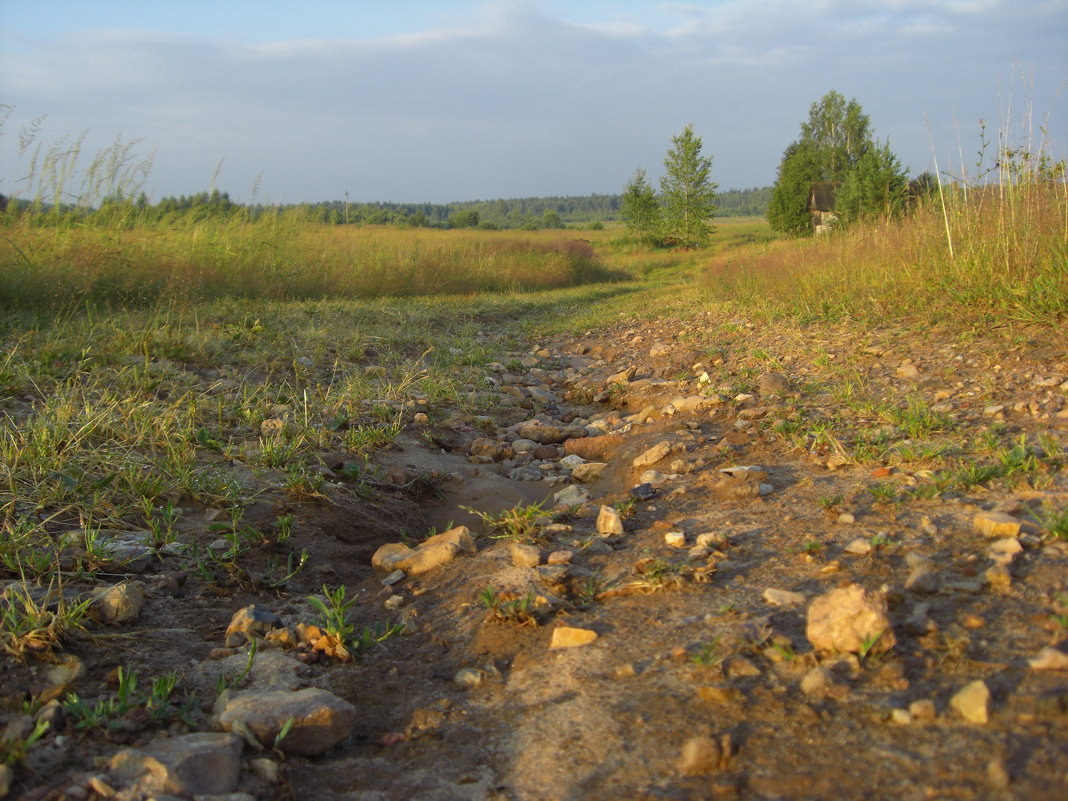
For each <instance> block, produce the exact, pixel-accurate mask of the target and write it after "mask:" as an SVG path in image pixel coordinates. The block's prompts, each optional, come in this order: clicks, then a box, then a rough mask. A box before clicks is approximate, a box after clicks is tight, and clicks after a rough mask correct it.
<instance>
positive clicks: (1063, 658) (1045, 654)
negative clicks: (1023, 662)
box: [1027, 645, 1068, 670]
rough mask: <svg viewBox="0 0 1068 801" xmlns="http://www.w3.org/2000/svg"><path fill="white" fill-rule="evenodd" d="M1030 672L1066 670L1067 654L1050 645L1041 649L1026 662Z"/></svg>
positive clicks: (1067, 668) (1067, 665)
mask: <svg viewBox="0 0 1068 801" xmlns="http://www.w3.org/2000/svg"><path fill="white" fill-rule="evenodd" d="M1027 663H1028V664H1029V665H1030V666H1031V670H1068V654H1066V653H1065V652H1064V651H1062V650H1061V649H1059V648H1054V647H1053V646H1052V645H1047V646H1046V647H1045V648H1042V649H1041V650H1040V651H1039V652H1038V653H1037V654H1035V655H1034V656H1033V657H1031V658H1030V659H1028V660H1027Z"/></svg>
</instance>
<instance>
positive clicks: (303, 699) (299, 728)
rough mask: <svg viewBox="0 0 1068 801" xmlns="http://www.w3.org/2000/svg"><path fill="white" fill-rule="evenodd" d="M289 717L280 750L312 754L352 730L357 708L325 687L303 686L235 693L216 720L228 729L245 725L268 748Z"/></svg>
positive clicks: (334, 743)
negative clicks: (299, 687) (294, 688)
mask: <svg viewBox="0 0 1068 801" xmlns="http://www.w3.org/2000/svg"><path fill="white" fill-rule="evenodd" d="M290 719H292V720H293V724H292V727H291V728H290V730H289V733H288V734H287V735H286V737H285V739H284V740H283V741H282V742H281V744H280V747H281V749H282V750H283V751H285V752H287V753H291V754H301V755H303V756H315V755H316V754H321V753H323V752H325V751H328V750H330V749H331V748H333V747H334V746H335V745H337V744H338V743H339V742H341V741H342V740H344V739H345V738H346V737H348V736H349V734H350V733H351V732H352V728H353V726H354V725H355V724H356V708H355V707H354V706H353V705H352V704H350V703H349V702H348V701H345V700H343V699H341V698H338V697H337V696H336V695H334V694H333V693H331V692H328V691H327V690H321V689H319V688H317V687H306V688H304V689H303V690H297V691H295V692H292V691H289V690H274V691H267V692H256V691H253V692H245V693H236V694H234V695H233V696H232V697H230V698H229V699H226V701H225V703H224V704H223V709H222V712H221V714H220V715H219V723H220V725H221V726H222V728H223V729H225V730H227V731H231V730H238V729H242V728H247V729H248V730H249V731H250V732H251V733H252V734H253V735H254V736H255V737H256V739H257V740H258V741H259V742H260V743H261V744H262V745H265V746H267V747H268V748H269V747H271V746H273V745H274V741H275V738H276V737H277V736H278V733H279V732H280V731H281V730H282V727H283V726H284V725H285V724H286V721H288V720H290Z"/></svg>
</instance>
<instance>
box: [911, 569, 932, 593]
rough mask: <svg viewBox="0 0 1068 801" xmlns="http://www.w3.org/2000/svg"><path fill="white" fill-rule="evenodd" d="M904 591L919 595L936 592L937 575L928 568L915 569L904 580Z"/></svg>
mask: <svg viewBox="0 0 1068 801" xmlns="http://www.w3.org/2000/svg"><path fill="white" fill-rule="evenodd" d="M905 589H906V590H908V591H910V592H919V593H932V592H937V591H938V575H937V574H936V573H935V572H934V571H933V570H931V568H930V567H917V568H916V569H915V570H913V571H912V572H911V573H910V574H909V577H908V578H907V579H905Z"/></svg>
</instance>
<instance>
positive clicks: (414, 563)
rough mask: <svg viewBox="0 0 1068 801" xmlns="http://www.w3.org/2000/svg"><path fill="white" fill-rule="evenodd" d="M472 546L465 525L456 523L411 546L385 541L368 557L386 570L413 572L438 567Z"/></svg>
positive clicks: (378, 566)
mask: <svg viewBox="0 0 1068 801" xmlns="http://www.w3.org/2000/svg"><path fill="white" fill-rule="evenodd" d="M475 550H476V549H475V540H474V538H473V537H472V536H471V532H470V531H469V530H468V528H467V526H457V527H456V528H453V529H450V530H449V531H446V532H443V533H441V534H435V535H434V536H433V537H428V538H427V539H426V540H424V541H423V542H421V543H420V544H419V545H418V546H416V547H415V548H410V547H409V546H408V545H406V544H404V543H402V542H391V543H387V544H386V545H383V546H382V547H380V548H379V549H378V550H377V551H375V553H374V556H372V557H371V565H372V566H373V567H375V568H377V569H378V570H381V571H383V572H386V573H392V572H393V571H394V570H403V571H404V572H405V573H408V574H409V575H413V576H416V575H419V574H421V573H427V572H429V571H431V570H433V569H434V568H437V567H441V566H442V565H444V564H447V563H449V562H451V561H452V560H453V559H455V558H456V557H457V556H459V555H461V554H465V553H474V552H475Z"/></svg>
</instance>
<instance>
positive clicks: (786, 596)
mask: <svg viewBox="0 0 1068 801" xmlns="http://www.w3.org/2000/svg"><path fill="white" fill-rule="evenodd" d="M764 600H765V601H767V602H768V603H769V604H771V605H772V606H800V605H801V604H803V603H804V602H805V596H804V595H802V594H801V593H799V592H792V591H790V590H778V589H775V588H774V587H768V588H767V589H766V590H764Z"/></svg>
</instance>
